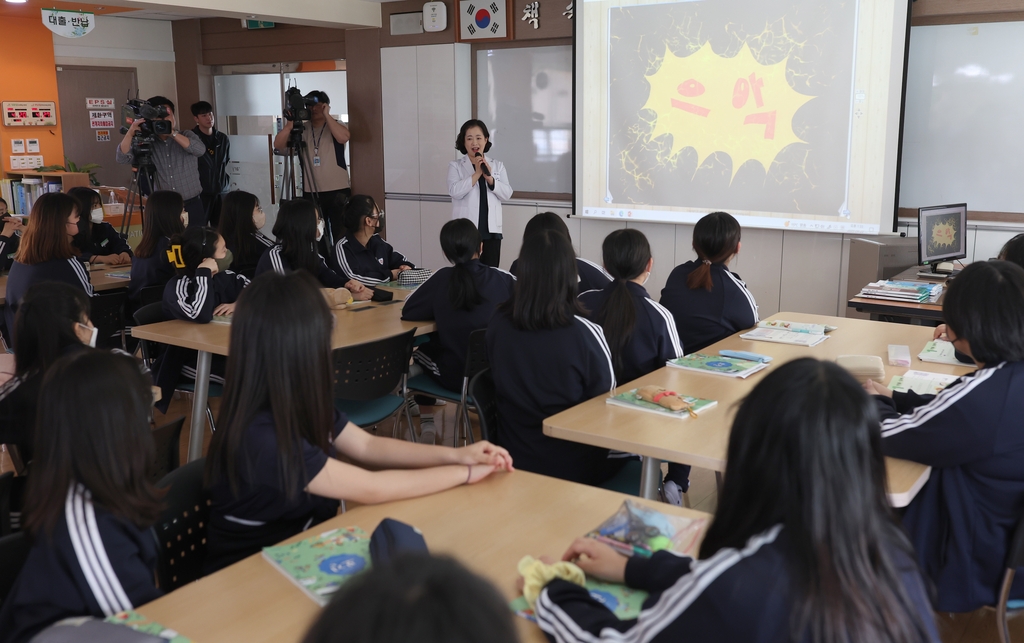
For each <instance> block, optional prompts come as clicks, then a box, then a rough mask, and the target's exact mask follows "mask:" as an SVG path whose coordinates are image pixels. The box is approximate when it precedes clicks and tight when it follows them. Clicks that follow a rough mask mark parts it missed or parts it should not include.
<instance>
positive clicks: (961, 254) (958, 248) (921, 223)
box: [917, 203, 967, 272]
mask: <svg viewBox="0 0 1024 643" xmlns="http://www.w3.org/2000/svg"><path fill="white" fill-rule="evenodd" d="M966 256H967V204H966V203H955V204H952V205H933V206H930V207H927V208H919V209H918V211H917V257H918V261H919V263H920V265H922V266H931V268H932V272H939V270H937V266H938V265H939V264H940V263H942V262H944V261H953V260H956V259H963V258H965V257H966Z"/></svg>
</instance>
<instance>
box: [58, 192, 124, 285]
mask: <svg viewBox="0 0 1024 643" xmlns="http://www.w3.org/2000/svg"><path fill="white" fill-rule="evenodd" d="M68 194H69V195H71V196H73V197H74V198H75V199H76V200H77V201H78V214H79V218H78V234H77V235H75V238H74V241H73V242H72V243H74V244H75V247H76V248H78V250H79V252H81V254H80V255H79V257H78V258H79V259H81V260H82V261H85V262H87V263H102V264H108V265H111V266H119V265H124V264H129V263H131V262H132V249H131V248H130V247H129V246H128V242H127V241H125V240H124V239H122V238H121V235H120V234H118V233H117V230H115V229H114V226H112V225H110V224H109V223H107V222H106V221H104V220H103V201H102V200H100V193H99V192H97V191H96V190H93V189H92V188H86V187H76V188H71V189H70V190H69V191H68Z"/></svg>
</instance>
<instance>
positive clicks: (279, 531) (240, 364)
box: [206, 270, 512, 571]
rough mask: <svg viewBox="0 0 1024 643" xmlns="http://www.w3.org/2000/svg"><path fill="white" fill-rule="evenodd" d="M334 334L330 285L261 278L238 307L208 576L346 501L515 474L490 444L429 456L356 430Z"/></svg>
mask: <svg viewBox="0 0 1024 643" xmlns="http://www.w3.org/2000/svg"><path fill="white" fill-rule="evenodd" d="M333 328H334V316H333V315H332V314H331V311H330V310H329V309H328V308H327V302H326V300H325V299H324V297H323V296H322V295H321V294H320V288H319V284H317V282H316V280H315V279H313V277H312V276H310V275H309V274H308V273H306V272H305V271H302V270H299V271H296V272H292V273H289V274H287V275H277V274H274V273H267V274H265V275H260V276H259V277H257V278H256V280H255V281H254V282H253V285H252V286H250V287H249V288H247V289H246V290H245V292H244V293H242V296H241V297H240V298H239V300H238V309H237V311H236V315H235V319H234V321H233V322H232V324H231V343H230V351H229V354H228V366H227V377H226V378H225V379H226V382H227V384H226V386H225V387H224V397H223V401H222V402H221V407H220V418H219V420H218V422H217V432H216V433H215V434H214V436H213V441H212V442H211V444H210V452H209V455H208V456H207V469H206V473H207V481H208V483H209V485H210V488H211V495H212V503H213V504H212V506H211V515H210V529H209V540H208V542H209V549H208V552H207V559H206V568H207V569H208V570H210V571H213V570H216V569H220V568H221V567H224V566H225V565H229V564H231V563H233V562H235V561H237V560H240V559H242V558H244V557H246V556H249V555H251V554H253V553H256V552H259V551H260V549H261V548H262V547H265V546H268V545H272V544H274V543H277V542H280V541H281V540H283V539H285V538H288V537H289V536H292V535H294V534H297V533H299V532H300V531H302V530H304V529H308V528H309V527H310V526H311V525H314V524H317V523H319V522H321V521H323V520H326V519H327V518H330V517H332V516H334V515H336V514H337V511H338V500H341V499H346V500H353V501H355V502H358V503H360V504H370V503H379V502H388V501H392V500H400V499H403V498H414V497H418V496H423V495H427V494H431V493H436V492H438V491H443V490H445V489H449V488H451V487H455V486H458V485H461V484H472V483H474V482H477V481H479V480H482V479H483V478H486V477H487V476H488V475H490V474H491V473H492V472H493V471H497V470H502V469H504V470H511V468H512V460H511V458H510V457H509V455H508V453H507V452H506V451H505V450H504V449H501V448H499V447H496V446H494V445H493V444H490V443H488V442H484V441H481V442H477V443H476V444H473V445H471V446H468V447H463V448H461V449H452V448H450V447H441V446H427V445H424V444H414V443H411V442H406V441H404V440H393V439H390V438H383V437H376V436H373V435H371V434H369V433H367V432H366V431H363V430H362V429H360V428H359V427H357V426H355V425H354V424H352V423H350V422H348V420H347V418H346V417H345V415H344V414H342V413H341V412H339V411H338V410H337V409H335V407H334V399H333V398H334V396H333V382H334V375H333V370H332V367H331V333H332V331H333ZM335 454H337V456H338V457H344V458H345V460H344V461H342V460H339V459H336V458H335V457H334V456H335ZM350 462H352V463H356V464H349V463H350ZM363 466H365V467H367V469H364V468H362V467H363ZM370 469H372V470H370Z"/></svg>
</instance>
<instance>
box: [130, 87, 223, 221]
mask: <svg viewBox="0 0 1024 643" xmlns="http://www.w3.org/2000/svg"><path fill="white" fill-rule="evenodd" d="M147 102H148V103H149V104H150V105H152V106H153V107H159V106H161V105H163V106H165V107H167V116H164V117H163V118H157V119H153V120H163V121H169V122H170V124H171V133H170V134H161V135H158V136H156V137H154V141H153V143H152V145H151V148H152V149H151V156H152V158H153V165H154V167H155V169H156V177H155V181H154V183H155V185H153V186H151V187H152V188H153V189H154V190H173V191H174V192H177V193H178V194H180V195H181V198H182V199H184V201H185V210H186V211H187V212H188V225H189V227H192V226H204V225H206V210H205V209H204V208H203V202H202V200H201V199H200V198H199V195H200V194H201V193H202V191H203V186H202V184H201V183H200V182H199V157H200V156H202V155H203V154H206V146H205V145H203V142H202V141H200V140H199V137H198V136H196V135H195V134H194V133H193V132H189V131H186V132H182V131H180V130H178V129H177V128H176V123H175V120H174V103H172V102H171V101H170V99H168V98H164V97H163V96H154V97H153V98H150V99H149V101H147ZM144 120H145V119H142V118H136V119H135V120H134V121H132V125H131V127H129V128H128V131H127V132H126V133H125V135H124V138H123V139H122V140H121V144H120V145H118V146H117V150H116V151H115V154H114V160H116V161H117V162H118V163H121V164H125V163H131V162H132V161H133V160H134V159H135V154H136V153H137V152H138V148H137V146H136V144H135V141H133V140H132V138H133V137H134V136H135V135H136V133H138V131H139V128H140V127H141V126H142V123H143V122H144Z"/></svg>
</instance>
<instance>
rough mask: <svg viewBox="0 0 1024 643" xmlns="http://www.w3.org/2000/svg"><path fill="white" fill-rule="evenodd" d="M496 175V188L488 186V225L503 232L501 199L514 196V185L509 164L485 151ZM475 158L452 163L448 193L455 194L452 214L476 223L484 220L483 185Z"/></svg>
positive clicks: (466, 157)
mask: <svg viewBox="0 0 1024 643" xmlns="http://www.w3.org/2000/svg"><path fill="white" fill-rule="evenodd" d="M484 159H486V161H487V164H488V165H490V167H491V172H492V174H493V176H494V189H493V190H491V189H488V190H487V229H488V231H489V232H494V233H501V202H502V201H507V200H509V199H510V198H512V186H511V185H510V184H509V182H508V175H507V174H506V173H505V166H504V165H503V164H502V162H501V161H495V160H494V159H492V158H491V157H489V156H487V155H484ZM474 171H475V170H474V169H473V162H472V161H470V160H469V156H463V157H462V158H461V159H459V160H457V161H452V162H451V163H449V164H448V194H449V196H451V197H452V218H453V219H469V220H470V221H472V222H473V223H474V224H478V223H479V221H480V185H479V184H478V183H474V182H473V173H474Z"/></svg>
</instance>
